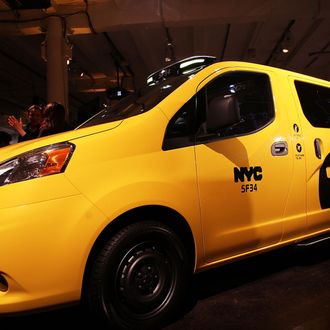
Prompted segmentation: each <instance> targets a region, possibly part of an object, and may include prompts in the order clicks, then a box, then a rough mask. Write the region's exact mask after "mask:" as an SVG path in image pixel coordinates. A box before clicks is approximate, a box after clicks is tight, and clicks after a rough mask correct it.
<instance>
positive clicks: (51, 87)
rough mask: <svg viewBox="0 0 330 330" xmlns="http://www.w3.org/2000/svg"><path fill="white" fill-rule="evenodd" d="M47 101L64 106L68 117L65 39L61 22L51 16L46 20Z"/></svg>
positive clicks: (58, 18)
mask: <svg viewBox="0 0 330 330" xmlns="http://www.w3.org/2000/svg"><path fill="white" fill-rule="evenodd" d="M46 52H47V53H46V55H47V100H48V102H58V103H61V104H63V105H64V107H65V110H66V117H68V111H69V104H68V68H67V64H66V58H65V38H64V36H63V27H62V20H61V18H60V17H56V16H51V17H49V18H48V19H47V44H46Z"/></svg>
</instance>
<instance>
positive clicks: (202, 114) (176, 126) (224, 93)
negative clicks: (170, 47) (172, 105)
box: [163, 72, 274, 150]
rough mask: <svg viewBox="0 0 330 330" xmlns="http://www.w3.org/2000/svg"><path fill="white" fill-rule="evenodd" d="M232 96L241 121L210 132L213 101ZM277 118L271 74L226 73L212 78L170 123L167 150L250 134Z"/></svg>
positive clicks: (166, 134) (165, 148)
mask: <svg viewBox="0 0 330 330" xmlns="http://www.w3.org/2000/svg"><path fill="white" fill-rule="evenodd" d="M229 97H232V98H235V104H237V106H238V107H239V112H240V117H241V120H240V121H239V122H237V123H235V124H234V125H231V126H228V127H222V128H219V130H215V131H214V130H212V132H211V131H208V129H207V127H208V126H211V125H206V122H207V114H208V107H209V105H210V104H211V103H212V100H214V99H216V98H220V99H221V98H229ZM220 110H221V109H219V111H220ZM273 119H274V106H273V99H272V94H271V87H270V81H269V78H268V76H267V75H265V74H259V73H250V72H234V73H230V74H225V75H222V76H220V77H218V78H216V79H214V80H213V81H211V82H210V83H209V84H208V85H207V86H206V87H204V88H203V89H202V90H200V91H199V92H198V93H197V94H196V95H195V96H193V97H192V98H191V99H190V100H189V101H188V102H187V103H186V104H185V105H184V106H183V107H182V108H181V109H180V110H179V111H178V112H177V113H176V114H175V115H174V117H173V118H172V119H171V120H170V122H169V124H168V126H167V130H166V133H165V138H164V143H163V149H164V150H167V149H174V148H180V147H186V146H189V145H192V144H194V143H196V141H197V143H204V142H207V141H208V140H211V139H214V138H221V137H228V136H237V135H242V134H248V133H251V132H254V131H257V130H259V129H261V128H262V127H264V126H266V125H267V124H269V123H270V122H271V121H272V120H273ZM196 138H197V140H196Z"/></svg>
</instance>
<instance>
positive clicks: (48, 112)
mask: <svg viewBox="0 0 330 330" xmlns="http://www.w3.org/2000/svg"><path fill="white" fill-rule="evenodd" d="M70 129H72V128H71V127H70V126H69V124H68V123H67V122H66V121H65V108H64V106H63V105H62V104H60V103H57V102H51V103H48V104H47V105H46V107H45V110H44V120H43V122H42V124H41V126H40V132H39V137H41V136H47V135H51V134H56V133H61V132H65V131H69V130H70Z"/></svg>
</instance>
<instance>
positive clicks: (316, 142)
mask: <svg viewBox="0 0 330 330" xmlns="http://www.w3.org/2000/svg"><path fill="white" fill-rule="evenodd" d="M314 148H315V155H316V157H317V158H318V159H321V158H322V152H321V140H320V139H318V138H317V139H315V140H314Z"/></svg>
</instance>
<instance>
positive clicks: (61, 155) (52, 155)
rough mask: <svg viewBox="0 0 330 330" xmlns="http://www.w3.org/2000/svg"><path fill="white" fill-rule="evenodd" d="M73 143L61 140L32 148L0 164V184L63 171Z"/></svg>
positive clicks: (72, 148)
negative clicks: (60, 141)
mask: <svg viewBox="0 0 330 330" xmlns="http://www.w3.org/2000/svg"><path fill="white" fill-rule="evenodd" d="M74 147H75V146H74V144H71V143H68V142H62V143H57V144H51V145H49V146H46V147H42V148H38V149H34V150H32V151H28V152H25V153H23V154H20V155H18V156H17V157H15V158H12V159H9V160H7V161H6V162H4V163H1V164H0V186H3V185H6V184H10V183H15V182H19V181H25V180H30V179H34V178H40V177H43V176H46V175H51V174H57V173H61V172H64V170H65V168H66V166H67V165H68V162H69V160H70V158H71V155H72V153H73V150H74Z"/></svg>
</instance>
